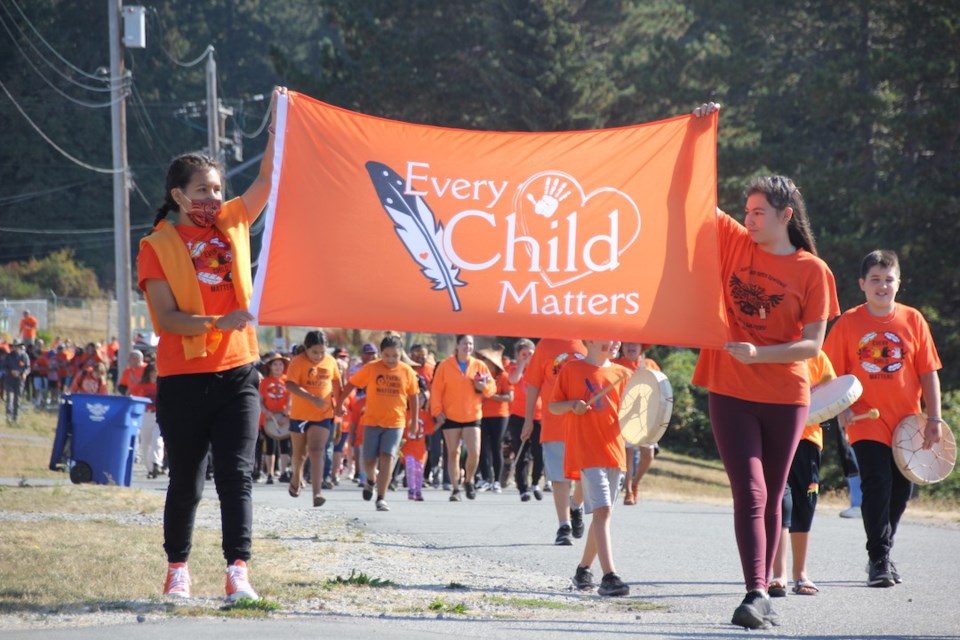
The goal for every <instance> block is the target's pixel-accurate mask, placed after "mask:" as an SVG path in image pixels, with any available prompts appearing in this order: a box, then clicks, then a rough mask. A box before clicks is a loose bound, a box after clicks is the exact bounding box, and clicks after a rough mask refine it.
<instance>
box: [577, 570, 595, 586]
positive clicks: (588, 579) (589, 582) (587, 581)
mask: <svg viewBox="0 0 960 640" xmlns="http://www.w3.org/2000/svg"><path fill="white" fill-rule="evenodd" d="M573 586H574V587H576V588H577V589H579V590H580V591H586V590H587V589H593V588H594V587H595V586H596V585H595V584H593V572H592V571H590V567H577V572H576V573H575V574H574V576H573Z"/></svg>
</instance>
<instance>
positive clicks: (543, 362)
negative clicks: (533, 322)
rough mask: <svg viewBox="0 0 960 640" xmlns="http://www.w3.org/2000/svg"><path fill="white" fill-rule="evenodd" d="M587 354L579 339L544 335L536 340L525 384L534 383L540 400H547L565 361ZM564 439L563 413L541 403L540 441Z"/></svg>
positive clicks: (550, 396) (551, 394) (561, 440)
mask: <svg viewBox="0 0 960 640" xmlns="http://www.w3.org/2000/svg"><path fill="white" fill-rule="evenodd" d="M586 354H587V349H586V347H584V346H583V343H582V342H581V341H579V340H559V339H555V338H544V339H542V340H541V341H540V342H538V343H537V348H536V350H535V351H534V352H533V357H532V358H530V363H529V364H528V365H527V370H526V372H525V373H524V374H523V379H524V380H526V382H527V384H528V385H532V386H534V387H537V389H538V390H539V397H540V399H541V400H544V401H545V402H549V400H550V398H552V397H553V386H554V385H555V384H556V383H557V375H558V374H559V373H560V371H561V370H562V369H563V368H564V366H565V365H566V364H567V363H569V362H572V361H574V360H579V359H582V358H583V356H585V355H586ZM564 440H565V435H564V431H563V416H558V415H554V414H552V413H550V410H549V408H548V407H544V410H543V416H542V418H541V426H540V442H563V441H564Z"/></svg>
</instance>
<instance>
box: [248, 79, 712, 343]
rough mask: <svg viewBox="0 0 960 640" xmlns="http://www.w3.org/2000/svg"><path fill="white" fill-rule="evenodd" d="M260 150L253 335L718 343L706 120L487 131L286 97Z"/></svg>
mask: <svg viewBox="0 0 960 640" xmlns="http://www.w3.org/2000/svg"><path fill="white" fill-rule="evenodd" d="M275 145H276V147H275V154H276V155H275V157H276V158H277V160H276V161H275V163H274V180H273V191H272V193H271V197H270V203H269V206H268V209H267V213H266V216H267V218H266V227H265V231H264V238H263V243H262V248H261V252H260V258H259V261H258V269H257V274H256V279H255V290H254V300H253V305H252V309H251V311H252V312H253V313H254V314H255V315H256V316H257V317H258V319H259V321H260V322H261V323H263V324H268V325H292V326H330V327H366V328H377V327H382V328H390V329H396V330H401V331H420V332H437V333H474V334H479V335H503V336H528V337H554V338H587V339H591V338H597V339H599V338H612V339H620V340H626V341H642V342H648V343H655V344H671V345H683V346H697V347H718V346H720V345H722V344H723V343H724V342H725V341H726V330H725V328H724V327H725V324H724V311H723V305H722V300H721V283H720V278H719V265H720V261H719V256H718V248H717V237H716V202H717V199H716V184H717V177H716V146H717V116H716V115H714V116H713V117H708V118H700V119H698V118H694V117H693V116H682V117H678V118H672V119H670V120H664V121H662V122H654V123H650V124H643V125H637V126H631V127H624V128H620V129H608V130H597V131H580V132H565V133H501V132H488V131H464V130H457V129H444V128H440V127H431V126H422V125H413V124H406V123H402V122H395V121H391V120H384V119H381V118H375V117H371V116H365V115H361V114H357V113H353V112H350V111H346V110H343V109H339V108H336V107H333V106H330V105H327V104H324V103H322V102H318V101H316V100H313V99H311V98H309V97H307V96H305V95H302V94H298V93H295V92H290V93H289V95H288V96H287V97H286V98H283V97H281V102H280V104H279V105H278V135H277V136H276V139H275Z"/></svg>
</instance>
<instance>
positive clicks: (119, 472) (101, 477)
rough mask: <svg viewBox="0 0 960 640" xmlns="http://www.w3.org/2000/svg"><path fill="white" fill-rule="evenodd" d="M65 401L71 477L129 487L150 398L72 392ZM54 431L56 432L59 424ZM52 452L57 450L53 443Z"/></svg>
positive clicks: (82, 480)
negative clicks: (145, 411)
mask: <svg viewBox="0 0 960 640" xmlns="http://www.w3.org/2000/svg"><path fill="white" fill-rule="evenodd" d="M65 404H68V405H70V406H69V408H68V409H67V410H66V411H65V410H64V409H63V408H62V407H61V417H63V416H64V413H67V414H68V415H69V418H68V419H69V422H70V426H69V427H65V430H66V432H67V434H68V435H69V439H70V445H69V446H70V452H69V459H70V462H69V467H70V480H71V481H73V482H74V483H81V482H95V483H97V484H116V485H123V486H125V487H129V486H130V482H131V481H132V480H133V462H134V459H135V458H136V450H137V434H138V433H139V432H140V424H141V421H142V420H143V412H144V410H145V409H146V408H147V405H148V404H150V401H149V400H148V399H146V398H138V397H136V396H102V395H97V394H89V393H73V394H71V395H70V397H69V398H68V399H67V400H66V402H65ZM57 432H58V435H59V432H60V425H59V424H58V425H57ZM54 444H55V445H56V439H55V441H54ZM53 453H54V454H56V453H57V451H56V446H55V447H54V451H53ZM61 455H62V454H61ZM52 462H53V461H52V459H51V464H52Z"/></svg>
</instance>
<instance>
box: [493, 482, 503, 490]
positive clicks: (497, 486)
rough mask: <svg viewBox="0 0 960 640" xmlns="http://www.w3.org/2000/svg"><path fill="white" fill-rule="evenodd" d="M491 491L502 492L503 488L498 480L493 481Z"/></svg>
mask: <svg viewBox="0 0 960 640" xmlns="http://www.w3.org/2000/svg"><path fill="white" fill-rule="evenodd" d="M491 491H493V492H494V493H503V489H501V488H500V483H499V482H494V483H493V489H491Z"/></svg>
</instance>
